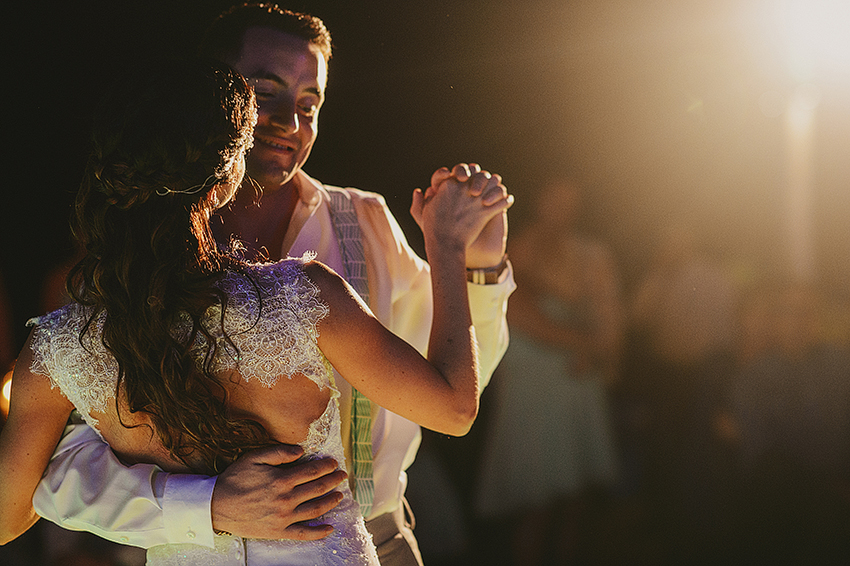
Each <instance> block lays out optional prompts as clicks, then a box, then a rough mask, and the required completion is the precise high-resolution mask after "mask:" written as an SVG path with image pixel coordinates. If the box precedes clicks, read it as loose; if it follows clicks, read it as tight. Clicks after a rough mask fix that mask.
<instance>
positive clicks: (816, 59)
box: [777, 0, 850, 81]
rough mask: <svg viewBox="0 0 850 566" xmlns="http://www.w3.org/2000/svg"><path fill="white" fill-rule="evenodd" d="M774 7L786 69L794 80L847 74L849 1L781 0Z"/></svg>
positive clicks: (849, 21) (849, 70) (849, 20)
mask: <svg viewBox="0 0 850 566" xmlns="http://www.w3.org/2000/svg"><path fill="white" fill-rule="evenodd" d="M778 8H779V11H778V14H777V16H778V24H779V29H780V30H781V33H782V37H783V41H784V43H785V47H786V49H787V53H788V64H789V70H790V71H791V74H792V75H793V77H794V78H795V79H796V80H798V81H808V80H812V79H814V78H816V77H817V76H818V75H821V74H824V73H835V72H838V73H840V74H846V73H850V34H848V33H847V30H848V29H850V28H848V25H850V2H846V0H783V1H782V2H779V3H778Z"/></svg>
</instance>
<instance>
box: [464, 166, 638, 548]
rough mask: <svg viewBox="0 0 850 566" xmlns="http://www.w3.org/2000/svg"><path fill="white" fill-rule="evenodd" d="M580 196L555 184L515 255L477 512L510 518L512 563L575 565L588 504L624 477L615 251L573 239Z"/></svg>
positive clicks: (542, 195)
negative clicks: (617, 433)
mask: <svg viewBox="0 0 850 566" xmlns="http://www.w3.org/2000/svg"><path fill="white" fill-rule="evenodd" d="M580 201H581V193H580V189H579V188H578V187H577V186H576V185H574V184H572V183H567V182H558V183H551V184H549V185H548V186H547V188H546V190H545V191H543V192H541V193H540V194H539V196H538V200H537V203H536V208H535V216H534V218H533V220H532V222H531V223H530V224H529V225H528V226H527V228H526V230H524V231H523V232H522V233H520V234H519V235H517V236H514V237H513V238H514V239H513V241H512V242H511V246H510V250H509V253H510V256H511V261H512V263H513V265H514V270H515V276H516V279H517V290H516V292H515V293H514V295H513V296H512V298H511V303H510V307H509V309H508V321H509V324H510V329H511V342H510V346H509V348H508V351H507V353H506V355H505V357H504V360H503V361H502V364H501V366H500V367H499V370H498V376H497V379H494V380H493V386H494V387H495V388H496V399H491V401H490V402H491V403H495V406H494V407H493V409H492V410H493V413H492V419H491V421H490V424H489V429H488V433H487V439H486V440H485V446H484V456H483V459H482V466H483V468H482V474H481V478H480V481H479V487H478V492H477V494H476V511H477V513H478V514H479V516H481V517H482V518H485V519H488V518H489V519H494V518H511V519H512V520H513V522H512V525H514V526H515V529H514V532H513V533H512V540H511V551H512V554H513V559H514V563H515V564H556V563H558V560H559V558H560V559H561V560H563V561H564V562H571V561H572V560H573V559H574V558H575V555H576V553H577V552H579V549H578V547H579V546H580V541H579V540H578V539H579V538H580V535H579V527H580V526H581V525H580V523H581V522H582V517H583V516H584V515H585V512H586V511H587V510H588V498H589V497H590V495H591V494H592V493H593V492H594V491H595V490H596V489H597V488H606V487H610V486H612V484H613V483H614V481H615V479H616V476H617V463H616V448H615V443H614V436H613V426H612V422H611V415H610V409H609V401H608V398H607V389H608V387H609V386H610V385H611V384H612V383H613V382H614V380H615V379H616V376H617V363H618V354H619V351H620V344H621V336H622V308H621V303H620V292H619V285H618V277H617V273H616V268H615V265H614V261H613V258H612V255H611V253H610V251H609V249H608V247H607V246H606V245H604V244H603V243H601V242H599V241H596V240H594V239H591V238H589V237H586V236H583V235H581V234H579V233H577V231H576V229H575V224H576V220H577V219H578V214H579V210H580ZM553 541H557V542H553Z"/></svg>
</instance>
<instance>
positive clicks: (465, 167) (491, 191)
mask: <svg viewBox="0 0 850 566" xmlns="http://www.w3.org/2000/svg"><path fill="white" fill-rule="evenodd" d="M513 201H514V199H513V196H512V195H509V194H508V192H507V189H506V188H505V187H504V185H502V178H501V177H500V176H499V175H494V174H491V173H489V172H488V171H484V170H482V169H481V167H480V166H479V165H478V164H475V163H472V164H465V163H461V164H458V165H455V166H454V167H453V168H452V169H451V170H449V169H447V168H445V167H443V168H441V169H438V170H437V171H435V172H434V174H433V175H432V176H431V186H430V187H428V189H427V190H426V191H424V192H423V191H422V190H420V189H416V191H414V193H413V204H412V205H411V207H410V212H411V214H412V215H413V218H414V219H415V220H416V223H417V224H418V225H419V227H420V228H421V229H422V233H423V235H424V236H425V241H426V248H430V249H434V247H435V246H439V247H441V248H442V247H452V246H455V245H462V246H463V250H465V254H466V267H467V268H483V267H492V266H495V265H497V264H498V263H499V262H501V260H502V257H503V255H504V253H505V246H506V242H507V228H508V224H507V214H506V211H507V209H508V208H509V207H510V206H511V205H512V204H513ZM430 253H431V252H430V251H429V254H430Z"/></svg>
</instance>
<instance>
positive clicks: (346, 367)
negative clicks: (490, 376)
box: [305, 263, 468, 435]
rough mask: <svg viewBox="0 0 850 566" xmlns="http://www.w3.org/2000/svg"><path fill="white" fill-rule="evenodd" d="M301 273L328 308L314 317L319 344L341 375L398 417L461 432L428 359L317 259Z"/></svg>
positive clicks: (454, 403) (452, 403)
mask: <svg viewBox="0 0 850 566" xmlns="http://www.w3.org/2000/svg"><path fill="white" fill-rule="evenodd" d="M305 271H306V273H307V275H308V277H310V278H311V279H312V280H313V282H314V283H315V284H316V286H317V287H318V288H319V292H320V293H321V297H322V300H323V301H324V302H325V304H327V306H328V309H329V313H328V315H327V316H326V317H325V318H323V319H322V320H321V321H319V325H318V328H319V339H318V342H319V348H321V350H322V352H323V353H324V354H325V356H326V357H327V358H328V360H329V361H330V362H331V364H332V365H333V366H334V367H335V368H336V370H337V371H338V372H339V373H340V375H342V377H343V378H344V379H345V380H346V381H348V383H350V384H351V385H352V386H353V387H355V388H357V389H358V390H359V391H360V392H361V393H363V394H364V395H365V396H366V397H368V398H369V399H370V400H372V401H374V402H375V403H377V404H378V405H380V406H382V407H384V408H386V409H388V410H390V411H392V412H394V413H396V414H398V415H400V416H403V417H405V418H407V419H409V420H411V421H413V422H415V423H417V424H420V425H422V426H424V427H426V428H430V429H432V430H435V431H437V432H443V433H446V434H453V435H458V434H465V432H466V430H468V424H467V423H466V422H465V421H466V415H465V414H464V415H463V416H462V417H458V413H459V410H458V409H457V407H458V405H459V403H458V398H459V395H458V393H457V392H456V391H455V390H453V389H452V387H451V386H450V385H449V383H448V382H447V381H446V379H445V378H444V377H443V376H442V375H441V374H440V373H439V372H438V371H437V370H436V369H435V368H434V367H433V366H432V365H431V364H430V363H429V362H428V360H426V359H425V358H423V357H422V355H421V354H419V352H417V351H416V349H415V348H413V347H412V346H411V345H409V344H408V343H407V342H405V341H404V340H402V339H401V338H399V337H398V336H396V335H395V334H393V333H392V332H390V331H389V330H387V329H386V328H385V327H384V326H383V325H382V324H381V323H380V322H379V321H378V320H377V319H376V318H375V317H374V316H373V315H372V313H371V312H370V311H369V309H368V307H367V306H366V305H365V304H364V303H363V301H362V300H360V298H359V296H357V294H356V293H355V292H354V291H353V290H352V289H351V287H350V286H349V285H348V284H347V283H345V281H343V280H342V278H341V277H339V275H337V274H336V273H334V272H333V271H331V270H329V269H328V268H326V267H325V266H323V265H321V264H316V263H313V264H308V265H306V266H305ZM460 405H461V406H464V405H463V403H461V404H460ZM460 412H462V411H460ZM458 422H460V423H461V424H460V425H458V424H457V423H458Z"/></svg>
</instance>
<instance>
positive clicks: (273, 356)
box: [0, 61, 512, 565]
mask: <svg viewBox="0 0 850 566" xmlns="http://www.w3.org/2000/svg"><path fill="white" fill-rule="evenodd" d="M255 121H256V103H255V100H254V95H253V92H252V91H251V89H250V87H248V86H247V84H246V82H245V80H244V79H243V78H242V77H241V76H240V75H238V74H237V73H235V72H234V71H232V70H231V69H229V68H227V67H225V66H223V65H220V64H211V63H208V62H200V61H183V62H174V61H172V62H160V63H159V64H157V65H151V66H147V67H144V68H142V69H141V70H138V71H137V72H135V73H133V74H131V75H130V76H129V77H128V78H126V79H125V80H124V81H123V82H120V83H118V85H117V87H116V88H115V89H114V90H113V91H112V92H111V94H110V96H108V97H107V98H106V100H105V102H104V104H103V105H102V107H101V109H100V117H99V119H98V120H97V121H96V124H95V129H94V137H93V141H94V144H93V152H92V155H91V157H90V159H89V163H88V165H87V169H86V173H85V176H84V179H83V182H82V184H81V187H80V190H79V192H78V195H77V199H76V203H75V208H74V218H73V224H74V233H75V235H76V236H77V238H78V239H79V240H80V242H81V243H82V245H83V246H84V248H85V250H86V256H85V257H84V258H83V259H82V260H81V261H80V262H79V263H78V264H77V266H76V267H75V268H74V269H73V270H72V272H71V275H70V276H69V278H68V290H69V293H70V294H71V296H72V297H73V299H74V301H73V302H72V303H70V304H69V305H67V306H65V307H63V308H62V309H59V310H57V311H54V312H52V313H49V314H47V315H45V316H43V317H39V318H37V319H33V320H32V321H30V324H31V325H32V326H33V327H34V328H33V330H32V333H31V334H30V337H29V339H28V340H27V343H26V345H25V346H24V348H23V351H22V352H21V355H20V356H19V358H18V363H17V366H16V368H15V374H14V378H13V389H12V403H11V408H10V412H9V418H8V421H7V423H6V425H5V426H4V428H3V430H2V434H0V509H2V510H3V513H2V518H0V542H2V543H5V542H8V541H9V540H12V539H14V538H15V537H17V536H18V535H20V534H21V533H22V532H24V531H25V530H26V529H27V528H29V527H30V526H31V525H32V524H33V523H34V522H35V521H36V520H37V516H36V515H35V512H34V510H33V508H32V495H33V492H34V491H35V488H36V485H37V484H38V482H39V480H40V478H41V475H42V473H43V471H44V469H45V467H46V466H47V463H48V461H49V459H50V456H51V455H52V453H53V451H54V448H55V446H56V444H57V442H58V441H59V439H60V437H61V434H62V430H63V428H64V425H65V423H66V421H67V419H68V417H69V415H70V414H71V411H72V410H74V409H76V410H77V411H78V412H79V413H80V414H81V416H82V417H83V418H84V419H85V420H86V421H87V422H88V423H89V424H91V425H92V426H93V427H94V428H95V429H96V430H97V431H98V433H99V434H100V435H101V436H102V437H103V438H104V440H106V441H107V442H108V443H109V444H110V446H111V448H112V450H113V451H114V452H115V453H116V454H117V455H118V456H119V457H120V458H121V459H122V460H123V461H124V462H126V463H128V464H132V463H135V462H148V463H155V464H157V465H159V466H160V467H162V468H163V469H165V470H168V471H192V472H196V473H208V474H214V473H216V472H217V471H219V470H221V469H223V468H224V467H225V466H227V464H229V463H230V462H232V461H233V460H235V459H236V458H237V457H238V456H239V455H240V454H241V453H243V452H245V451H247V450H250V449H254V448H258V447H263V446H269V445H272V444H275V443H287V444H299V445H301V446H302V447H303V449H304V454H305V456H304V457H305V458H317V457H323V456H331V457H333V458H335V459H336V460H337V461H339V462H342V461H344V456H343V451H342V442H341V438H340V431H339V413H338V409H337V403H336V397H337V396H338V392H337V390H336V388H335V385H334V383H333V377H332V372H331V366H333V367H334V368H336V369H337V370H338V371H339V372H340V374H341V375H343V376H345V378H346V380H347V381H349V382H350V383H351V384H352V385H353V386H354V387H356V388H357V389H359V390H360V391H362V392H363V393H364V394H365V395H366V396H367V397H369V398H371V399H372V400H373V401H375V402H376V403H378V404H380V405H382V406H384V407H386V408H387V409H389V410H391V411H393V412H395V413H398V414H399V415H401V416H404V417H406V418H408V419H410V420H412V421H414V422H417V423H419V424H421V425H422V426H425V427H427V428H431V429H433V430H436V431H439V432H442V433H445V434H450V435H462V434H465V433H466V432H467V431H468V430H469V427H470V426H471V424H472V422H473V420H474V418H475V416H476V413H477V409H478V400H477V399H478V395H477V393H478V392H477V387H478V385H477V384H478V380H477V367H476V357H475V351H474V337H473V336H472V334H471V332H472V324H471V319H470V314H469V307H468V300H467V296H466V288H467V286H466V275H465V257H464V253H465V252H464V250H465V249H466V247H467V244H468V243H469V241H470V240H471V239H472V238H473V237H474V235H477V234H478V233H479V232H480V230H481V228H482V227H483V226H484V225H485V224H486V223H487V222H488V221H489V220H490V219H491V218H493V217H494V216H495V215H497V214H500V213H501V212H502V211H504V210H505V208H507V207H508V206H510V204H511V203H512V198H511V197H508V196H507V195H502V197H501V198H499V199H498V200H497V201H496V202H492V200H491V199H485V198H484V197H483V195H484V194H485V192H481V194H477V191H469V190H467V186H466V184H465V183H463V182H461V180H459V179H458V178H457V177H455V176H452V175H451V174H450V173H446V174H444V175H442V176H440V177H438V178H437V180H438V181H439V183H436V186H432V187H430V188H429V189H428V190H427V191H425V192H424V193H423V192H421V191H418V192H417V194H416V196H415V198H416V199H419V200H420V201H421V202H423V203H424V207H423V209H422V211H423V213H422V218H421V222H422V223H423V224H426V223H431V224H432V225H433V226H435V227H438V229H435V230H428V231H426V233H427V234H431V236H429V237H427V238H426V241H425V247H426V251H427V254H428V260H429V263H430V265H431V277H432V281H433V293H434V318H433V324H432V329H431V338H430V346H429V351H428V359H427V360H426V359H424V358H422V356H420V355H419V354H418V353H417V352H416V351H415V350H414V349H413V348H412V347H410V346H409V345H408V344H406V343H405V342H404V341H402V340H401V339H399V338H398V337H396V336H395V335H393V334H392V333H390V332H389V331H388V330H386V329H385V328H384V327H383V326H381V324H380V323H379V322H378V321H377V320H376V319H375V318H374V317H373V316H372V315H371V313H370V312H369V310H368V308H367V307H366V306H365V305H364V304H363V303H362V301H360V300H359V297H357V295H356V293H354V292H353V291H352V290H351V288H350V287H349V286H348V285H347V284H346V283H345V282H344V281H343V280H342V279H341V278H340V277H339V276H337V275H336V274H335V273H334V272H333V271H331V270H330V269H328V268H327V267H325V266H324V265H322V264H320V263H318V262H314V261H311V260H310V258H309V257H304V258H300V259H294V258H288V259H285V260H282V261H280V262H277V263H270V264H253V263H247V262H243V261H240V260H239V259H238V258H237V256H236V255H235V254H229V253H223V252H221V251H219V250H218V249H217V247H216V244H215V242H214V240H213V238H212V235H211V233H210V228H209V219H210V216H211V214H212V213H213V211H214V210H215V209H216V208H218V207H221V206H223V205H225V204H226V203H227V202H229V201H230V199H231V198H232V197H233V195H234V193H235V192H236V189H237V187H238V186H239V185H240V183H241V182H242V177H243V175H244V172H245V164H244V158H245V153H246V152H247V151H248V150H249V149H250V147H251V144H252V131H253V125H254V122H255ZM494 179H495V178H494ZM493 182H494V183H497V182H498V181H493ZM432 184H433V183H432ZM491 194H492V192H491ZM339 491H340V492H341V496H342V500H341V503H340V504H339V505H338V506H337V507H336V508H335V509H333V510H332V511H331V512H330V513H328V514H327V515H325V516H323V517H320V518H319V519H318V520H317V521H316V523H317V524H330V525H332V526H333V529H334V531H333V533H332V534H331V535H330V536H328V537H327V538H324V539H321V540H318V541H267V540H243V539H241V538H238V537H234V536H232V535H229V534H227V533H222V534H221V535H220V536H217V537H216V548H215V549H214V550H213V549H209V548H207V547H202V546H199V545H191V544H181V545H163V546H158V547H153V548H151V549H149V551H148V564H151V565H165V564H197V563H201V562H203V563H204V564H208V565H214V564H224V563H226V562H227V560H229V559H230V558H232V557H234V556H235V557H239V556H241V553H245V558H246V559H247V561H248V563H249V564H251V563H252V562H253V563H260V562H267V561H268V560H269V559H271V560H274V563H277V564H280V563H286V564H302V563H310V564H314V563H317V564H346V565H348V564H364V565H377V564H378V560H377V556H376V554H375V550H374V546H373V545H372V542H371V539H370V537H369V535H368V533H367V531H366V530H365V527H364V525H363V519H362V517H361V515H360V512H359V510H358V507H357V504H356V503H355V502H354V500H353V499H352V497H351V493H350V491H349V488H348V485H347V482H343V484H342V485H341V486H340V488H339Z"/></svg>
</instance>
